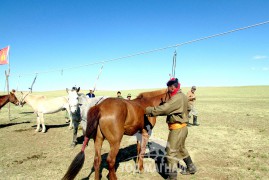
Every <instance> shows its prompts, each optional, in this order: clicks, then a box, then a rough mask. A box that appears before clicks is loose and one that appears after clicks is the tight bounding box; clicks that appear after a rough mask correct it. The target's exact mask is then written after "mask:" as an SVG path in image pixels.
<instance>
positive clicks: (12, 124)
mask: <svg viewBox="0 0 269 180" xmlns="http://www.w3.org/2000/svg"><path fill="white" fill-rule="evenodd" d="M24 123H30V121H24V122H17V123H7V124H0V129H1V128H5V127H9V126H14V125H18V124H24Z"/></svg>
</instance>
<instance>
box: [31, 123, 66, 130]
mask: <svg viewBox="0 0 269 180" xmlns="http://www.w3.org/2000/svg"><path fill="white" fill-rule="evenodd" d="M45 126H46V132H47V131H48V130H49V129H54V128H63V127H67V126H69V123H66V124H55V125H47V124H46V125H45ZM32 127H34V128H36V125H33V126H32ZM40 129H41V130H42V125H41V128H40Z"/></svg>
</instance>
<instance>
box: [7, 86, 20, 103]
mask: <svg viewBox="0 0 269 180" xmlns="http://www.w3.org/2000/svg"><path fill="white" fill-rule="evenodd" d="M15 92H16V91H15V89H12V91H11V92H10V93H9V102H11V103H13V104H15V105H16V106H18V105H19V104H20V102H19V100H18V99H17V97H16V96H15Z"/></svg>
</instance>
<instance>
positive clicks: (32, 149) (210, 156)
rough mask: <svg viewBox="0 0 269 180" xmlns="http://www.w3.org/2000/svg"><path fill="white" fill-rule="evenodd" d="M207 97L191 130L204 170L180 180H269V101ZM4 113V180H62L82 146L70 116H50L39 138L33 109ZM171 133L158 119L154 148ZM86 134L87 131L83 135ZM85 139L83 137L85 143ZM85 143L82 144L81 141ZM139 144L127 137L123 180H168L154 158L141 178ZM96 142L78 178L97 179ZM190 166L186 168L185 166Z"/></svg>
mask: <svg viewBox="0 0 269 180" xmlns="http://www.w3.org/2000/svg"><path fill="white" fill-rule="evenodd" d="M268 97H269V96H268V95H267V94H266V96H263V97H261V98H256V97H254V98H253V97H252V96H251V97H249V98H245V97H241V96H240V97H238V96H237V95H236V94H234V95H233V96H231V97H226V96H225V95H222V96H221V97H218V96H214V95H212V96H204V97H201V98H200V101H199V103H198V104H197V109H198V110H199V113H200V116H199V119H198V121H199V123H200V124H201V125H200V126H198V127H190V128H189V135H188V138H187V142H186V147H187V149H188V150H189V153H190V155H191V157H192V159H193V161H194V163H195V164H196V166H197V168H198V172H197V173H196V174H195V175H191V176H183V175H181V174H179V175H178V179H268V178H269V151H268V149H269V138H268V135H269V130H268V128H269V99H268ZM11 112H12V114H11V121H9V120H8V115H7V108H6V107H4V108H3V109H2V110H1V111H0V141H1V143H0V152H1V157H0V173H1V176H0V179H40V180H41V179H44V180H45V179H46V180H47V179H61V178H62V177H63V175H64V174H65V172H66V170H67V168H68V166H69V165H70V163H71V161H72V160H73V158H74V157H75V156H76V154H77V153H78V152H79V151H80V149H81V144H78V145H77V146H76V147H75V148H71V147H70V144H71V139H72V131H71V130H69V129H68V124H66V123H65V120H64V116H65V113H64V112H59V113H57V114H52V115H45V118H46V119H45V122H46V124H47V132H46V133H41V132H39V133H35V131H34V130H35V125H36V117H35V115H34V114H32V113H30V112H31V109H30V108H29V107H27V106H25V107H23V108H21V107H15V106H14V105H11ZM167 134H168V129H167V126H166V123H165V120H164V118H163V117H160V118H158V121H157V124H156V126H155V127H154V130H153V134H152V136H151V138H150V145H151V146H152V147H155V148H160V149H162V150H163V149H164V147H165V143H166V139H167ZM80 135H81V132H80ZM81 140H82V138H81ZM80 143H81V141H80ZM135 145H136V144H135V139H134V138H133V137H129V136H124V138H123V140H122V143H121V150H120V152H119V154H118V157H117V176H118V179H123V180H125V179H128V180H129V179H163V177H162V176H161V174H159V173H158V172H157V171H156V167H155V161H154V157H155V156H154V153H155V154H157V155H162V154H161V153H160V152H161V151H152V152H151V154H150V153H147V155H146V158H145V161H144V164H145V172H144V173H142V174H139V173H136V172H135V170H134V165H135V163H134V160H133V158H132V157H134V156H135V155H136V146H135ZM93 147H94V146H93V140H91V141H90V143H89V146H88V147H87V148H86V151H85V153H86V160H85V163H84V166H83V168H82V170H81V171H80V173H79V174H78V176H77V178H76V179H94V173H95V172H94V171H93V172H92V173H91V171H92V168H93V156H94V149H93ZM108 151H109V145H108V143H107V141H105V142H104V145H103V147H102V158H103V161H102V165H101V169H102V170H101V173H102V179H107V178H106V175H107V173H108V170H107V164H106V161H105V159H106V156H107V153H108ZM182 164H183V165H184V163H182Z"/></svg>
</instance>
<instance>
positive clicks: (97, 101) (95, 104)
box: [95, 96, 104, 106]
mask: <svg viewBox="0 0 269 180" xmlns="http://www.w3.org/2000/svg"><path fill="white" fill-rule="evenodd" d="M102 99H104V96H103V97H101V98H100V99H99V101H97V102H96V103H95V106H96V105H97V104H99V102H100V101H101V100H102Z"/></svg>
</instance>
